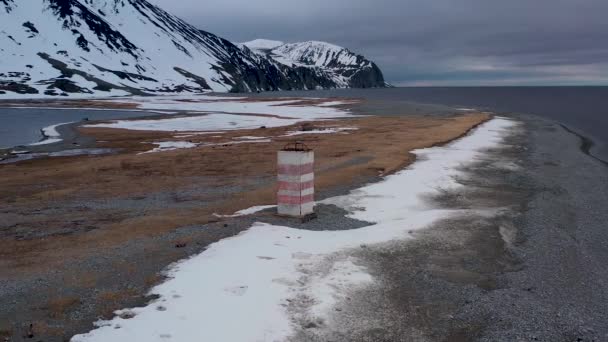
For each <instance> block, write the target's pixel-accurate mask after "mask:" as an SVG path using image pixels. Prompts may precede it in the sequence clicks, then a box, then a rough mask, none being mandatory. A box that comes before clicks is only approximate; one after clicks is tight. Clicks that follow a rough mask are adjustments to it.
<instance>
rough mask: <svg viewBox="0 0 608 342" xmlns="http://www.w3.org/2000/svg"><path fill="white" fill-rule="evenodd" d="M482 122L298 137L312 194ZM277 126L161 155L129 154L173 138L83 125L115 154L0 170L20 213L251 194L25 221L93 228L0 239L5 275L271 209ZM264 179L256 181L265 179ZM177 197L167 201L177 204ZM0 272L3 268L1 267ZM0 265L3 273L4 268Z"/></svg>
mask: <svg viewBox="0 0 608 342" xmlns="http://www.w3.org/2000/svg"><path fill="white" fill-rule="evenodd" d="M487 119H488V116H487V115H485V114H472V115H464V116H454V117H450V118H427V117H364V118H358V119H348V120H340V121H336V122H331V121H328V122H320V123H315V125H316V126H331V125H334V126H340V127H357V128H358V130H356V131H350V132H349V134H319V135H314V134H310V135H304V136H299V137H298V138H301V139H303V140H304V141H305V142H306V143H307V144H308V145H309V146H310V147H312V148H313V149H314V150H315V159H316V179H315V183H316V184H315V186H316V188H317V189H329V188H332V187H335V186H343V185H347V184H350V183H352V182H354V181H356V180H362V179H365V178H366V177H370V176H378V175H386V174H389V173H391V172H394V171H396V170H399V169H400V168H402V167H404V166H406V165H407V164H409V163H411V162H412V161H413V160H414V155H412V154H410V153H408V152H407V151H411V150H413V149H417V148H424V147H429V146H434V145H437V144H441V143H445V142H447V141H450V140H452V139H455V138H457V137H459V136H461V135H462V134H464V133H466V132H467V131H468V130H469V129H470V128H472V127H474V126H475V125H477V124H479V123H481V122H483V121H485V120H487ZM299 126H300V125H297V126H293V127H279V128H268V129H256V130H242V131H234V132H228V133H225V134H222V137H221V138H213V137H210V136H205V135H199V136H195V137H192V138H188V139H191V140H192V141H195V142H203V141H205V142H212V143H220V144H222V143H226V142H229V141H231V140H232V138H234V137H238V136H245V135H254V136H272V137H275V138H274V139H273V142H272V143H268V144H240V145H226V146H217V147H215V148H212V147H200V148H194V149H186V150H177V151H170V152H163V153H151V154H144V155H137V152H141V151H143V150H148V149H150V148H151V147H152V146H151V145H147V144H142V141H148V142H149V141H157V140H162V139H169V138H171V135H172V134H173V133H167V132H130V131H125V130H116V129H93V128H86V129H82V131H83V133H85V134H87V135H92V136H95V137H96V138H97V139H98V140H103V141H107V143H104V146H107V147H120V148H123V149H124V153H123V154H119V155H111V156H96V157H86V156H85V157H66V158H51V159H41V160H34V161H26V162H22V163H19V164H13V165H3V166H0V188H1V189H2V192H1V193H0V206H4V205H5V204H6V205H7V206H9V205H10V206H11V207H19V208H20V210H21V211H23V212H27V211H28V210H31V211H32V212H36V211H37V210H39V209H41V208H47V207H53V206H57V205H58V204H60V203H62V202H63V201H71V200H73V199H85V200H87V199H93V200H100V199H107V200H109V201H111V200H112V199H113V198H143V197H145V196H148V195H150V194H152V193H155V192H161V191H165V192H174V193H179V191H181V189H187V188H189V187H191V186H193V185H198V186H205V187H211V188H213V187H217V186H220V185H228V186H248V185H250V184H251V181H252V180H255V181H261V182H260V183H259V185H257V186H254V187H253V188H251V189H250V190H247V191H242V192H239V193H237V194H233V195H231V196H226V195H225V194H224V193H221V192H220V193H217V194H213V193H211V194H202V195H200V197H199V198H197V200H201V201H204V202H206V204H207V205H205V206H204V207H201V208H178V207H173V208H171V207H168V208H166V209H159V210H156V211H155V212H153V213H150V214H148V215H145V216H136V215H131V214H130V213H129V212H124V211H110V212H108V211H99V210H90V211H82V212H78V211H74V212H69V213H62V214H60V215H59V216H53V215H52V214H49V215H25V216H24V218H23V222H24V224H27V225H28V226H33V227H38V226H40V227H44V229H58V228H61V227H64V226H65V225H66V224H68V223H70V222H72V221H73V220H78V219H80V220H81V219H82V218H83V217H84V218H85V220H86V222H87V224H89V225H93V226H96V227H99V228H100V229H96V230H93V231H90V232H88V233H86V234H77V235H59V236H52V237H49V238H45V239H34V240H25V241H15V240H14V239H13V238H12V237H11V238H0V260H2V262H3V263H5V265H8V267H7V272H8V271H9V270H17V269H18V270H20V271H25V270H30V271H35V269H36V268H39V267H52V266H53V265H55V266H57V265H63V264H64V263H65V262H66V260H70V258H78V257H79V256H81V255H83V254H86V253H95V251H96V250H97V249H101V248H107V247H111V246H114V245H116V244H119V243H123V242H125V241H128V240H130V239H133V238H137V237H141V236H146V235H155V234H162V233H164V232H168V231H171V230H173V229H175V228H177V227H182V226H187V225H197V224H205V223H208V222H213V221H216V220H217V219H216V218H215V217H213V216H212V214H213V213H221V214H230V213H233V212H235V211H237V210H240V209H242V208H247V207H250V206H253V205H260V204H268V203H274V201H275V185H274V181H273V180H274V175H275V172H276V170H275V168H276V165H275V164H276V151H277V150H278V149H280V148H281V147H282V146H283V145H285V143H286V142H288V141H291V140H293V138H284V137H280V136H281V135H284V134H285V133H286V132H287V131H290V130H294V129H298V128H299ZM264 181H265V182H264ZM178 197H179V196H177V197H176V202H178V201H177V200H179V201H184V200H182V199H179V198H178ZM0 266H2V265H0ZM3 269H5V267H3Z"/></svg>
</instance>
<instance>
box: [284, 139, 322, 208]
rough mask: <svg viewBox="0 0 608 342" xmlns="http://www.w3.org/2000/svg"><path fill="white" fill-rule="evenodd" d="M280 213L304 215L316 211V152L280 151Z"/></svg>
mask: <svg viewBox="0 0 608 342" xmlns="http://www.w3.org/2000/svg"><path fill="white" fill-rule="evenodd" d="M277 168H278V183H279V191H278V194H277V202H278V203H277V204H278V213H279V215H286V216H295V217H302V216H306V215H308V214H312V213H313V212H314V205H315V200H314V194H315V184H314V181H315V179H314V177H315V175H314V171H313V169H314V152H313V151H310V150H306V151H279V152H278V167H277Z"/></svg>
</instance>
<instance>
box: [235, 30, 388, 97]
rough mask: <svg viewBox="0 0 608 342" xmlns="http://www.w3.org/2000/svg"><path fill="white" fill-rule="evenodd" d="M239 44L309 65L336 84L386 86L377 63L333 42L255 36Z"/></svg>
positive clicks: (291, 63) (287, 62)
mask: <svg viewBox="0 0 608 342" xmlns="http://www.w3.org/2000/svg"><path fill="white" fill-rule="evenodd" d="M241 45H242V46H246V47H249V48H250V49H251V50H253V51H256V52H257V53H259V54H261V55H263V56H265V57H267V58H269V59H271V60H273V61H275V62H278V63H279V64H282V65H285V66H288V67H292V68H302V67H304V68H312V69H314V70H317V71H318V72H323V73H324V74H325V75H326V77H328V78H330V79H331V80H332V81H333V83H334V84H335V85H336V87H339V88H368V87H383V86H385V83H384V77H383V76H382V72H381V71H380V69H379V68H378V67H377V66H376V64H374V63H373V62H372V61H370V60H367V59H366V58H365V57H363V56H361V55H357V54H355V53H353V52H351V51H349V50H348V49H345V48H343V47H340V46H336V45H333V44H329V43H325V42H317V41H309V42H303V43H290V44H285V43H283V42H280V41H275V40H266V39H256V40H253V41H251V42H246V43H241Z"/></svg>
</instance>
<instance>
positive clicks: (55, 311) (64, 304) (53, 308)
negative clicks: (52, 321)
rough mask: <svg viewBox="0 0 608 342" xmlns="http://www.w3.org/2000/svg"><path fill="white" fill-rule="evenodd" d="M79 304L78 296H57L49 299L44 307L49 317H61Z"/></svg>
mask: <svg viewBox="0 0 608 342" xmlns="http://www.w3.org/2000/svg"><path fill="white" fill-rule="evenodd" d="M78 305H80V298H79V297H75V296H69V297H58V298H53V299H51V300H49V302H48V303H47V305H46V307H47V310H48V312H49V314H50V315H51V317H54V318H57V317H62V316H64V315H65V314H67V313H69V312H70V310H72V309H73V308H74V307H76V306H78Z"/></svg>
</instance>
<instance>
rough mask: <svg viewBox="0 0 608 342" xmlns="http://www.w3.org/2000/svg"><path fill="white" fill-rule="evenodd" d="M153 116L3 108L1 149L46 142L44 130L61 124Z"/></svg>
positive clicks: (141, 113)
mask: <svg viewBox="0 0 608 342" xmlns="http://www.w3.org/2000/svg"><path fill="white" fill-rule="evenodd" d="M149 115H153V114H150V113H146V112H133V111H119V110H117V111H105V110H103V111H102V110H86V109H69V110H65V109H42V108H22V109H10V108H0V148H9V147H14V146H18V145H28V144H31V143H34V142H37V141H40V140H41V139H42V134H41V132H40V129H42V128H44V127H47V126H51V125H56V124H59V123H67V122H75V121H80V120H82V119H83V118H89V119H90V120H110V119H118V118H130V117H139V116H149Z"/></svg>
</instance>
